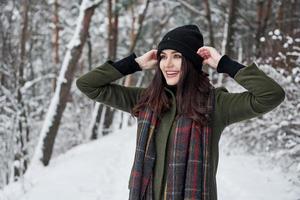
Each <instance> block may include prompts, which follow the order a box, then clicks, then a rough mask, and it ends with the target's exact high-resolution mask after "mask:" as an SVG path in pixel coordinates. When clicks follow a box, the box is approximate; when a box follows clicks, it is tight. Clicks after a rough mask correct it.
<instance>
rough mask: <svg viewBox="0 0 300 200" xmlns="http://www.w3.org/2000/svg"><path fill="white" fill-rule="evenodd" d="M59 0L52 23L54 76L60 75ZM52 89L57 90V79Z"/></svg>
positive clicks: (55, 2) (54, 80) (56, 1)
mask: <svg viewBox="0 0 300 200" xmlns="http://www.w3.org/2000/svg"><path fill="white" fill-rule="evenodd" d="M58 6H59V5H58V0H55V1H54V4H53V8H54V9H53V18H52V22H53V25H54V29H53V32H52V60H53V63H54V74H58V65H59V29H60V27H59V16H58ZM52 88H53V92H54V91H55V88H56V78H53V79H52Z"/></svg>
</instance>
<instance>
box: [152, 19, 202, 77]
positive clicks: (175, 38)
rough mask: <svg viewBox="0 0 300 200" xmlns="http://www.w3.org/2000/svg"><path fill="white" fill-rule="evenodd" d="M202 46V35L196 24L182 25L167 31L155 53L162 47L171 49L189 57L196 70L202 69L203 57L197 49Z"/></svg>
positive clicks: (158, 53)
mask: <svg viewBox="0 0 300 200" xmlns="http://www.w3.org/2000/svg"><path fill="white" fill-rule="evenodd" d="M202 46H203V36H202V34H201V32H200V30H199V28H198V27H197V26H196V25H192V24H191V25H184V26H180V27H177V28H175V29H172V30H171V31H169V32H168V33H167V34H166V35H165V36H164V37H163V38H162V40H161V41H160V42H159V44H158V48H157V55H158V57H159V56H160V53H161V52H162V50H164V49H173V50H176V51H178V52H180V53H181V54H182V55H183V56H184V57H185V58H187V59H189V60H190V61H191V62H192V63H193V64H194V65H195V67H196V69H197V70H199V71H201V70H202V62H203V58H202V57H201V56H199V55H198V54H197V50H198V49H199V48H200V47H202Z"/></svg>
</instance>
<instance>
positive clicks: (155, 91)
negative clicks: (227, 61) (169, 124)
mask: <svg viewBox="0 0 300 200" xmlns="http://www.w3.org/2000/svg"><path fill="white" fill-rule="evenodd" d="M159 62H160V57H158V66H159ZM211 86H212V85H211V84H210V81H209V79H208V74H207V73H205V72H203V71H201V72H199V71H197V70H196V68H195V67H194V66H193V64H192V62H190V61H189V60H187V59H186V58H185V57H183V56H182V64H181V76H180V78H179V81H178V83H177V85H176V107H177V110H178V115H179V116H185V117H188V118H191V119H193V120H195V121H196V122H197V123H200V124H202V125H206V124H207V123H208V122H209V121H210V118H209V114H210V113H211V110H209V108H208V106H207V103H208V97H209V93H210V90H211V88H212V87H211ZM165 87H167V83H166V80H165V78H164V75H163V73H162V71H161V69H160V67H157V68H156V72H155V74H154V77H153V79H152V81H151V83H150V84H149V86H148V87H147V88H146V89H145V90H144V91H143V92H142V94H141V97H140V99H139V101H138V103H137V104H136V105H135V106H134V108H133V109H132V114H133V115H134V116H138V113H139V112H140V111H141V110H142V109H143V108H145V107H149V108H150V109H151V110H152V111H153V112H155V113H156V114H158V116H161V115H162V114H163V113H165V112H166V111H167V110H168V109H169V108H170V107H171V106H172V105H171V104H172V102H171V98H170V96H168V95H169V94H168V93H167V91H166V90H165V89H164V88H165Z"/></svg>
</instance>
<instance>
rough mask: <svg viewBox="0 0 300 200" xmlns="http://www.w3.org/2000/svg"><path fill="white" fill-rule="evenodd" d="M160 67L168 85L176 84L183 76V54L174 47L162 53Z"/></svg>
mask: <svg viewBox="0 0 300 200" xmlns="http://www.w3.org/2000/svg"><path fill="white" fill-rule="evenodd" d="M160 57H161V60H160V63H159V67H160V69H161V71H162V73H163V75H164V77H165V79H166V82H167V84H168V85H176V84H177V83H178V81H179V78H180V76H181V63H182V54H181V53H179V52H178V51H175V50H172V49H165V50H163V51H162V52H161V53H160Z"/></svg>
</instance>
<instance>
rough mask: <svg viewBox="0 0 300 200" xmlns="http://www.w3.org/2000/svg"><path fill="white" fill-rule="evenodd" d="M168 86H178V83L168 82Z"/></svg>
mask: <svg viewBox="0 0 300 200" xmlns="http://www.w3.org/2000/svg"><path fill="white" fill-rule="evenodd" d="M167 84H168V85H177V82H167Z"/></svg>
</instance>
